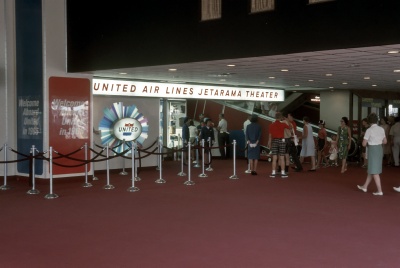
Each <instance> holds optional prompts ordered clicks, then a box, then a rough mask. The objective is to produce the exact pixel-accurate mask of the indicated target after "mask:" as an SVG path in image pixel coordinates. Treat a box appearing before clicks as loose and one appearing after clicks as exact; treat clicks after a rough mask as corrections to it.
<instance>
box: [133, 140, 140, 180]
mask: <svg viewBox="0 0 400 268" xmlns="http://www.w3.org/2000/svg"><path fill="white" fill-rule="evenodd" d="M134 147H135V149H134V154H135V161H138V160H137V159H136V154H137V152H138V149H137V148H138V147H137V142H136V141H135V146H134ZM138 156H139V155H138ZM138 166H139V165H138V164H136V162H135V169H132V170H135V181H141V180H142V179H141V178H140V177H139V176H138V172H137V170H138Z"/></svg>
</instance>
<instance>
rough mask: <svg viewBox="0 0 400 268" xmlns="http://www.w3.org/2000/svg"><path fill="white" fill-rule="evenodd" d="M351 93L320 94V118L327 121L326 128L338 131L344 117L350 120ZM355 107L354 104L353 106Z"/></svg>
mask: <svg viewBox="0 0 400 268" xmlns="http://www.w3.org/2000/svg"><path fill="white" fill-rule="evenodd" d="M350 94H351V93H350V92H336V91H335V92H331V91H329V92H324V91H322V92H321V93H320V96H321V102H320V118H323V119H324V120H325V121H326V125H325V126H326V128H328V129H332V130H337V129H338V127H339V125H340V119H341V118H342V117H343V116H346V117H347V118H349V115H350V111H349V103H350ZM353 106H354V104H353Z"/></svg>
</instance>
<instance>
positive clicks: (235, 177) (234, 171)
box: [229, 140, 239, 180]
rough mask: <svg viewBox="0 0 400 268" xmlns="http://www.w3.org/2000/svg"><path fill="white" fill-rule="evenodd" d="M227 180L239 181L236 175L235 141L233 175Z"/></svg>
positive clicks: (234, 142) (234, 144) (234, 141)
mask: <svg viewBox="0 0 400 268" xmlns="http://www.w3.org/2000/svg"><path fill="white" fill-rule="evenodd" d="M229 179H231V180H237V179H239V177H238V176H237V175H236V140H233V175H232V176H230V177H229Z"/></svg>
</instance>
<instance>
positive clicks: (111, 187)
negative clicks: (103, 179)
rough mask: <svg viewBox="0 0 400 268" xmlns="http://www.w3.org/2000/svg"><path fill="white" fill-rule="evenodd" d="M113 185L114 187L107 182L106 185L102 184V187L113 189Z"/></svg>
mask: <svg viewBox="0 0 400 268" xmlns="http://www.w3.org/2000/svg"><path fill="white" fill-rule="evenodd" d="M114 188H115V187H114V185H111V184H107V185H104V186H103V189H104V190H112V189H114Z"/></svg>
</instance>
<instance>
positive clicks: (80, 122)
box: [49, 77, 92, 175]
mask: <svg viewBox="0 0 400 268" xmlns="http://www.w3.org/2000/svg"><path fill="white" fill-rule="evenodd" d="M90 105H91V104H90V80H89V79H83V78H65V77H51V78H50V79H49V145H50V146H52V147H53V150H55V151H57V152H58V153H59V154H60V155H68V154H70V153H72V152H74V151H76V153H74V154H73V155H71V158H77V159H85V151H84V145H85V144H87V148H89V147H90V135H91V129H92V128H91V126H90ZM80 148H82V149H80ZM87 155H88V156H89V155H90V152H89V151H88V154H87ZM58 156H59V155H57V154H54V153H53V157H54V158H56V157H58ZM54 162H55V163H60V164H61V163H62V165H64V166H65V167H64V166H58V165H54V166H53V174H54V175H59V174H74V173H82V172H84V171H85V166H84V165H83V166H78V167H74V166H76V165H79V164H81V162H77V161H74V160H72V159H68V158H63V159H62V161H57V159H55V160H54ZM89 166H90V165H89Z"/></svg>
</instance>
